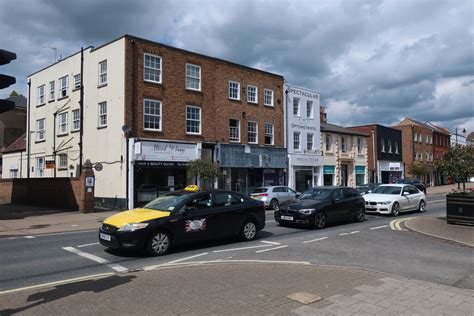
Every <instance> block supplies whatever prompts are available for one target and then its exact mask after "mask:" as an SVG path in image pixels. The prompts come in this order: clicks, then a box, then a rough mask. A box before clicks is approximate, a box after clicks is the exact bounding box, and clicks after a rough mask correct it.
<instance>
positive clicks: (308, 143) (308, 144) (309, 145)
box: [306, 134, 313, 150]
mask: <svg viewBox="0 0 474 316" xmlns="http://www.w3.org/2000/svg"><path fill="white" fill-rule="evenodd" d="M306 150H313V134H306Z"/></svg>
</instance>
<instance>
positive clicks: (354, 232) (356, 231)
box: [351, 230, 360, 234]
mask: <svg viewBox="0 0 474 316" xmlns="http://www.w3.org/2000/svg"><path fill="white" fill-rule="evenodd" d="M357 233H360V231H358V230H355V231H353V232H351V234H357Z"/></svg>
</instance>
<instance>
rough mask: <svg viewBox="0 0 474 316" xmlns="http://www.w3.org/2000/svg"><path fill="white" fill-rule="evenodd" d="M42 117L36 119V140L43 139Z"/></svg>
mask: <svg viewBox="0 0 474 316" xmlns="http://www.w3.org/2000/svg"><path fill="white" fill-rule="evenodd" d="M44 133H45V128H44V119H39V120H37V121H36V141H40V140H44Z"/></svg>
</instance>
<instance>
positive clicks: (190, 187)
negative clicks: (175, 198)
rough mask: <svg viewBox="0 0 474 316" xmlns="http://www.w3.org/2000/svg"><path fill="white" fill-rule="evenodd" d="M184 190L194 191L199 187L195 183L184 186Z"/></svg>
mask: <svg viewBox="0 0 474 316" xmlns="http://www.w3.org/2000/svg"><path fill="white" fill-rule="evenodd" d="M184 190H185V191H191V192H196V191H199V187H198V186H197V185H195V184H192V185H188V186H187V187H185V188H184Z"/></svg>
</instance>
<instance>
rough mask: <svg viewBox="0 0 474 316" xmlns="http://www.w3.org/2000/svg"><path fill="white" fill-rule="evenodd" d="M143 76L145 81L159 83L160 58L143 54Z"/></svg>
mask: <svg viewBox="0 0 474 316" xmlns="http://www.w3.org/2000/svg"><path fill="white" fill-rule="evenodd" d="M143 76H144V78H143V79H144V80H145V81H151V82H156V83H161V57H160V56H155V55H151V54H145V55H144V60H143Z"/></svg>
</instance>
